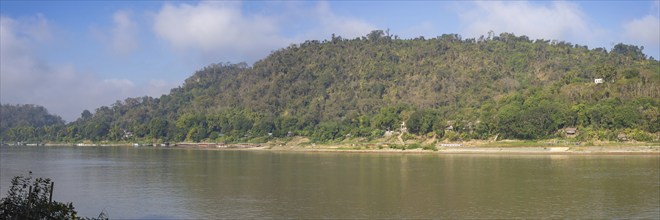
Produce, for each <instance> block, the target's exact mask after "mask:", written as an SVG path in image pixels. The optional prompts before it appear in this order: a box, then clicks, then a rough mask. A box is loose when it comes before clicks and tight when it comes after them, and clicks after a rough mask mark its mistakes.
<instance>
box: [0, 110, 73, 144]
mask: <svg viewBox="0 0 660 220" xmlns="http://www.w3.org/2000/svg"><path fill="white" fill-rule="evenodd" d="M63 126H64V120H62V118H61V117H60V116H57V115H51V114H50V113H48V110H46V108H44V107H43V106H37V105H9V104H3V105H0V134H1V135H0V140H18V141H28V140H34V139H35V138H36V137H38V136H42V135H44V134H45V133H47V132H48V133H54V131H55V130H59V129H61V128H62V127H63ZM52 138H55V137H52Z"/></svg>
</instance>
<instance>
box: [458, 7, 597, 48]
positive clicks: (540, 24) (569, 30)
mask: <svg viewBox="0 0 660 220" xmlns="http://www.w3.org/2000/svg"><path fill="white" fill-rule="evenodd" d="M474 6H475V7H473V8H470V9H468V10H466V11H463V12H461V14H462V15H461V20H462V22H463V23H464V24H465V27H466V28H465V33H467V34H468V35H470V36H479V35H482V34H485V33H487V32H488V31H491V30H492V31H495V32H512V33H515V34H519V35H522V34H524V35H527V36H530V37H532V38H544V39H580V40H584V39H592V38H595V37H598V36H599V35H600V32H601V31H600V30H598V29H597V28H595V27H593V26H591V25H589V23H588V18H587V17H586V16H585V15H584V13H583V12H582V10H581V9H580V8H579V7H578V6H577V5H576V4H573V3H570V2H561V1H560V2H552V3H550V4H549V5H545V4H538V3H531V2H526V1H512V2H501V1H494V2H475V3H474Z"/></svg>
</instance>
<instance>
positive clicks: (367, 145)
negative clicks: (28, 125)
mask: <svg viewBox="0 0 660 220" xmlns="http://www.w3.org/2000/svg"><path fill="white" fill-rule="evenodd" d="M63 145H68V146H78V147H88V146H125V147H140V148H142V147H144V148H175V149H198V150H270V151H300V152H349V153H429V154H651V155H660V143H657V142H650V143H646V142H608V141H595V142H570V141H566V140H539V141H521V140H502V141H465V142H438V141H436V140H433V139H431V140H419V141H408V143H406V142H404V143H403V144H401V143H398V142H397V141H392V140H372V141H367V140H360V139H355V140H351V141H342V142H339V143H314V142H313V141H310V140H309V139H308V138H304V137H293V138H287V139H274V140H271V141H268V142H266V143H236V144H224V143H190V142H182V143H171V144H169V143H168V144H136V143H84V144H82V143H77V144H62V143H47V144H43V145H40V146H46V147H47V146H63Z"/></svg>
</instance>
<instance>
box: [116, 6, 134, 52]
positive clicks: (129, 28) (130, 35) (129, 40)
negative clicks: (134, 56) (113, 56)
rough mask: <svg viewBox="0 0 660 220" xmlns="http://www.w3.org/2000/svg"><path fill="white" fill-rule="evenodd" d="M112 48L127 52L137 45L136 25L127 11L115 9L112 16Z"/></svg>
mask: <svg viewBox="0 0 660 220" xmlns="http://www.w3.org/2000/svg"><path fill="white" fill-rule="evenodd" d="M112 19H113V21H114V27H113V28H112V49H113V50H114V51H115V52H118V53H120V54H128V53H130V52H132V51H134V50H135V49H137V48H138V46H139V41H138V37H137V34H138V33H137V31H138V25H137V23H136V22H135V21H133V19H132V14H131V13H130V12H129V11H117V12H115V14H114V15H113V16H112Z"/></svg>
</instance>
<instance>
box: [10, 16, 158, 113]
mask: <svg viewBox="0 0 660 220" xmlns="http://www.w3.org/2000/svg"><path fill="white" fill-rule="evenodd" d="M34 21H35V20H34V19H26V20H16V19H13V18H10V17H6V16H0V34H1V36H0V39H1V40H0V63H2V65H0V77H1V79H0V101H1V102H2V103H16V104H19V103H22V104H39V105H43V106H45V107H46V108H48V109H49V110H50V112H51V113H55V114H58V115H60V116H62V117H63V118H64V119H65V120H67V121H72V120H74V119H75V118H77V117H78V116H79V113H80V112H81V111H82V110H83V109H90V110H93V109H96V108H98V107H100V106H102V105H108V104H110V103H112V102H114V101H115V100H118V99H124V98H126V97H130V96H141V95H144V94H146V93H147V92H149V93H150V94H152V95H157V94H156V93H158V92H157V91H156V90H158V91H160V93H161V94H162V93H164V92H166V91H167V90H166V89H163V88H162V83H161V84H160V85H159V84H155V85H152V84H149V85H148V86H147V87H144V86H138V85H135V84H134V83H133V82H132V81H130V80H127V79H102V78H100V77H99V76H98V75H97V74H95V73H94V72H85V71H80V70H79V69H77V68H76V67H75V66H74V65H71V64H53V63H49V62H47V61H45V60H44V59H43V57H41V56H40V53H39V52H38V48H36V47H35V45H38V44H39V43H40V42H42V41H43V40H44V38H43V36H44V35H45V36H51V35H52V34H53V33H54V31H53V27H52V26H51V25H49V22H48V21H47V20H46V19H45V18H44V17H38V18H37V19H36V21H38V22H34ZM53 43H57V42H55V41H54V42H53ZM7 64H11V65H7Z"/></svg>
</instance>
